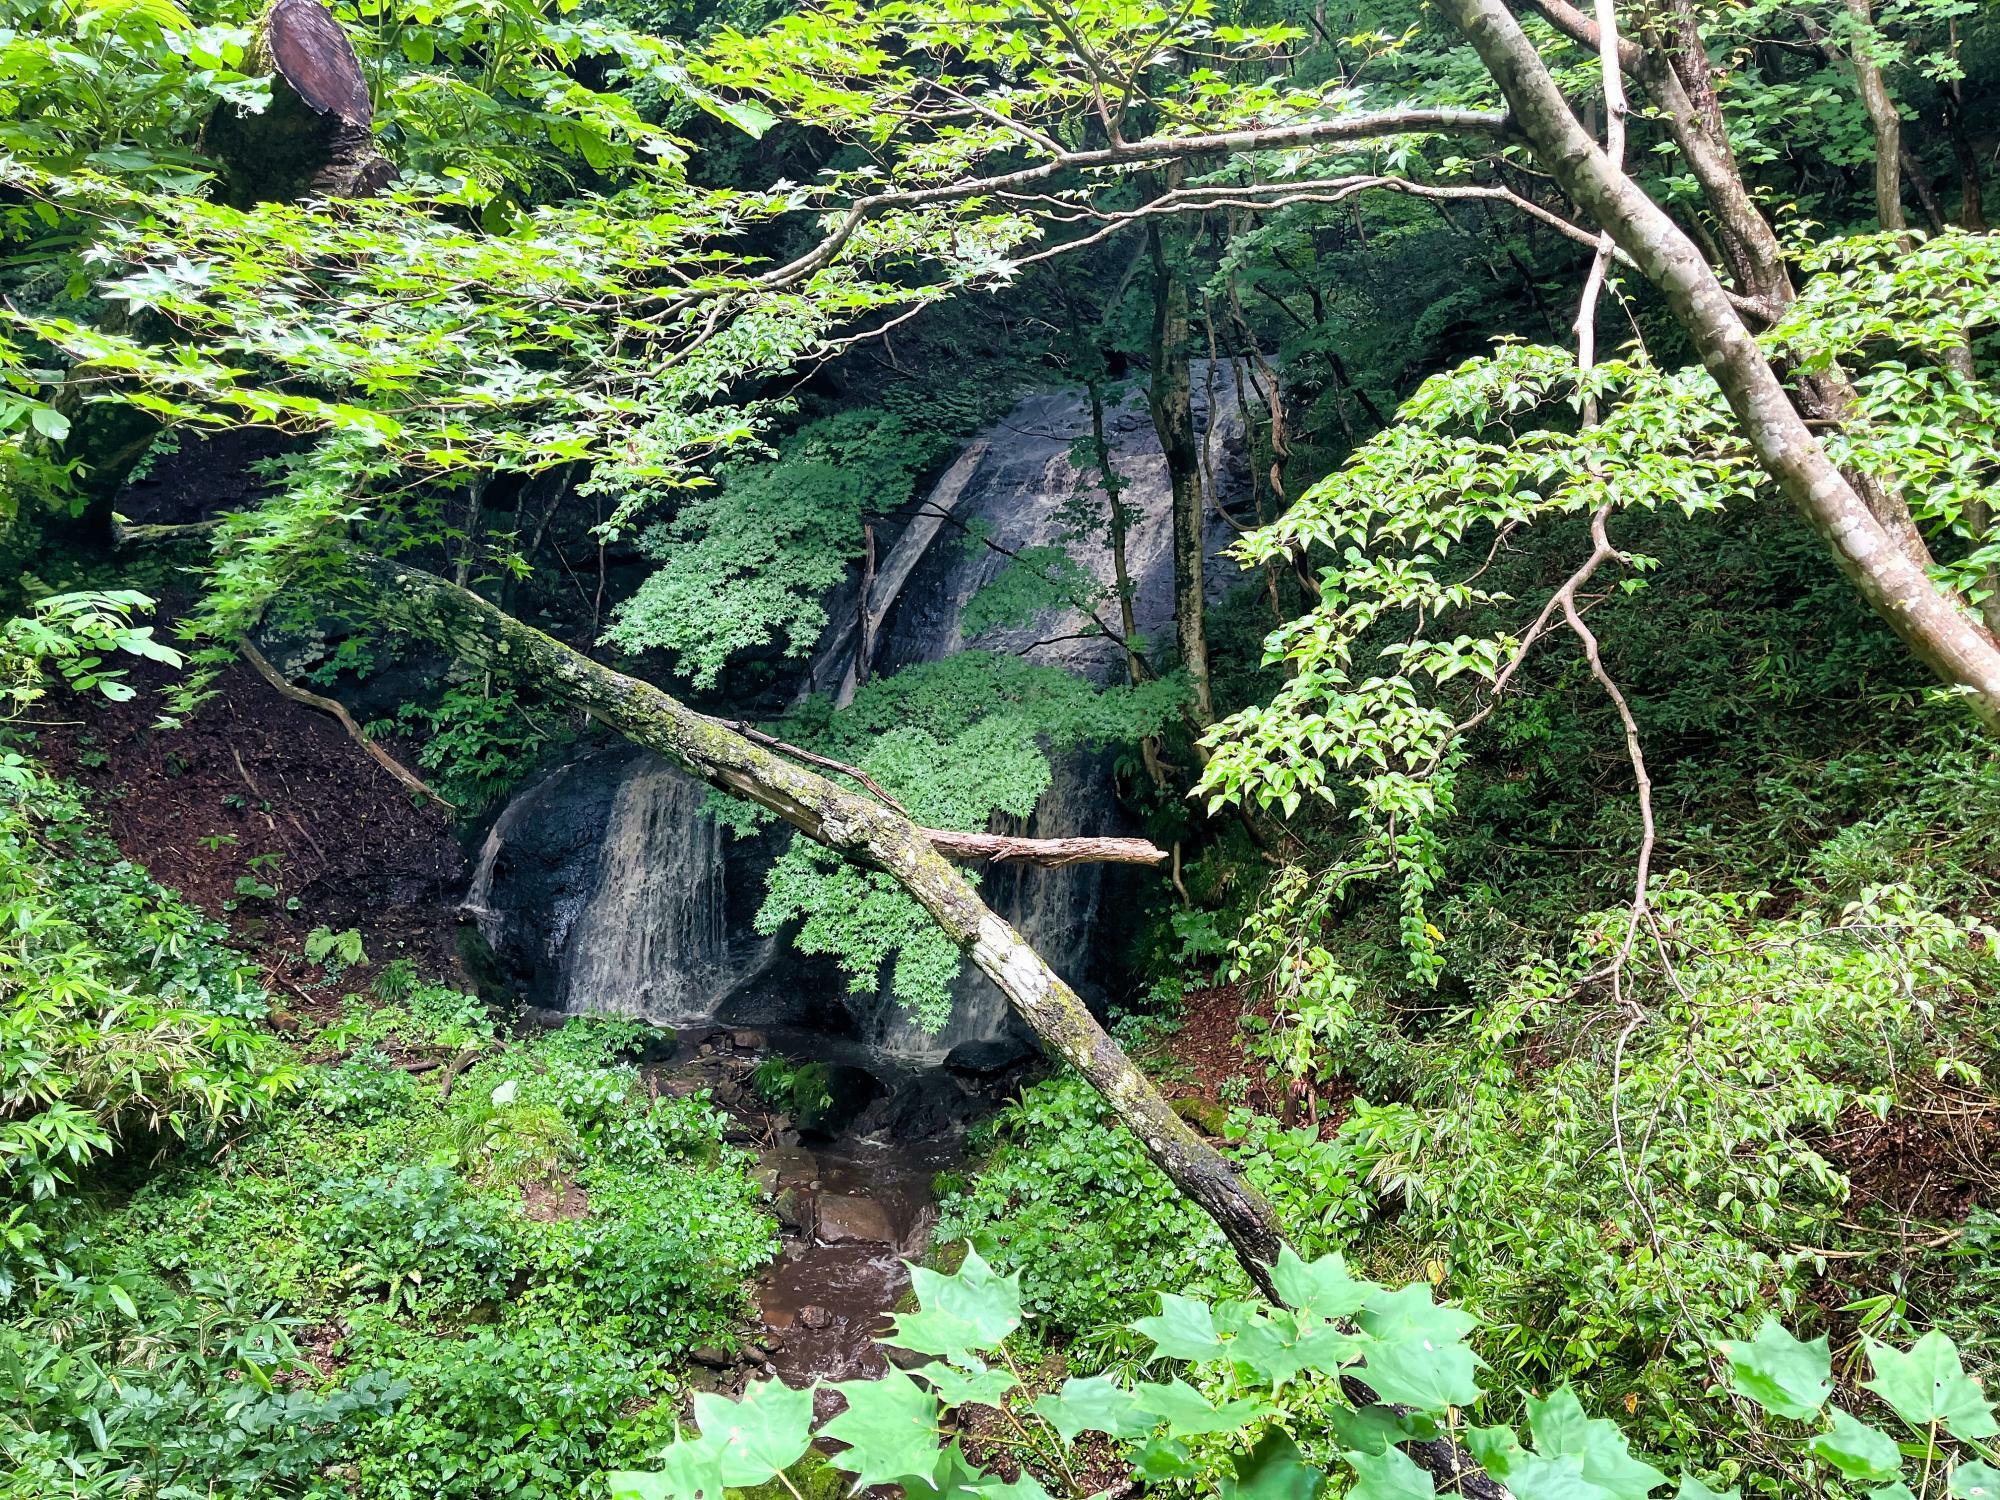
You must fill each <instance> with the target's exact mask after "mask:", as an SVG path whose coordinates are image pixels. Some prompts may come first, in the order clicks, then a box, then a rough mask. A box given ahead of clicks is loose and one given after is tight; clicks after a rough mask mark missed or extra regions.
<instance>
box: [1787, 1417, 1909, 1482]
mask: <svg viewBox="0 0 2000 1500" xmlns="http://www.w3.org/2000/svg"><path fill="white" fill-rule="evenodd" d="M1806 1446H1807V1447H1808V1448H1809V1449H1811V1450H1812V1451H1813V1452H1814V1453H1817V1454H1818V1455H1819V1456H1820V1457H1821V1458H1823V1459H1825V1460H1826V1461H1827V1462H1828V1463H1830V1464H1832V1465H1833V1466H1834V1467H1835V1468H1836V1469H1838V1470H1840V1472H1841V1473H1842V1474H1845V1475H1846V1476H1847V1477H1848V1478H1849V1479H1869V1480H1873V1481H1874V1482H1875V1483H1877V1484H1881V1483H1883V1482H1885V1481H1887V1480H1890V1479H1895V1478H1897V1477H1899V1476H1900V1475H1901V1474H1902V1472H1903V1455H1902V1452H1901V1450H1900V1449H1898V1448H1897V1447H1896V1445H1895V1443H1894V1442H1893V1441H1892V1440H1891V1439H1890V1438H1889V1437H1888V1435H1887V1434H1886V1433H1881V1432H1877V1431H1876V1430H1875V1429H1874V1428H1873V1427H1870V1426H1869V1425H1868V1424H1867V1423H1866V1422H1857V1421H1856V1420H1855V1419H1854V1418H1853V1417H1851V1416H1849V1415H1848V1414H1847V1413H1846V1412H1844V1411H1842V1410H1841V1409H1840V1408H1839V1407H1837V1406H1836V1407H1835V1408H1834V1409H1833V1428H1832V1430H1831V1431H1828V1432H1822V1433H1820V1434H1819V1435H1818V1436H1817V1437H1815V1438H1814V1439H1813V1440H1812V1441H1811V1442H1810V1443H1808V1444H1807V1445H1806Z"/></svg>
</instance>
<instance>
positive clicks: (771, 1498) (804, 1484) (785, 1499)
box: [729, 1451, 848, 1500]
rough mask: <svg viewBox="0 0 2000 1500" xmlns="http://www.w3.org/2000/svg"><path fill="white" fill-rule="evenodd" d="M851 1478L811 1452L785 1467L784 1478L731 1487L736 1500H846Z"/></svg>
mask: <svg viewBox="0 0 2000 1500" xmlns="http://www.w3.org/2000/svg"><path fill="white" fill-rule="evenodd" d="M785 1479H789V1480H790V1481H791V1488H790V1489H787V1488H786V1487H785ZM847 1489H848V1477H847V1475H845V1474H843V1473H841V1471H840V1470H838V1469H836V1468H835V1467H834V1466H833V1465H832V1464H830V1463H828V1462H827V1461H826V1459H825V1458H824V1457H822V1456H821V1455H820V1454H818V1453H814V1452H810V1451H808V1452H807V1454H806V1456H805V1457H804V1458H802V1459H800V1460H799V1461H798V1462H797V1463H795V1464H793V1465H792V1466H791V1467H790V1468H789V1469H787V1470H785V1476H784V1479H771V1480H767V1481H766V1482H765V1483H763V1484H760V1485H757V1486H756V1487H755V1488H754V1489H747V1490H731V1491H730V1492H729V1493H730V1495H731V1496H732V1497H735V1500H794V1496H795V1495H796V1496H798V1497H801V1500H843V1497H844V1496H845V1495H846V1494H847Z"/></svg>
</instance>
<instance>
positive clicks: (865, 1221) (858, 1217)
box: [819, 1197, 897, 1245]
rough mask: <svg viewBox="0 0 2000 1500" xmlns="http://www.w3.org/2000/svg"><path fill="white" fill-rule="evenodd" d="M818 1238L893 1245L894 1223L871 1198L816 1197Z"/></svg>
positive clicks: (841, 1242)
mask: <svg viewBox="0 0 2000 1500" xmlns="http://www.w3.org/2000/svg"><path fill="white" fill-rule="evenodd" d="M819 1238H820V1239H821V1241H822V1242H824V1243H825V1244H829V1245H853V1244H862V1245H893V1244H895V1243H896V1238H897V1236H896V1226H895V1224H894V1223H893V1222H891V1220H890V1218H889V1211H888V1210H887V1209H886V1208H884V1207H883V1206H882V1205H881V1204H879V1203H877V1202H876V1201H875V1200H874V1199H873V1198H858V1197H845V1198H828V1197H823V1198H821V1199H820V1200H819Z"/></svg>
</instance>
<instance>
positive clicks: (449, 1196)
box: [326, 1166, 517, 1313]
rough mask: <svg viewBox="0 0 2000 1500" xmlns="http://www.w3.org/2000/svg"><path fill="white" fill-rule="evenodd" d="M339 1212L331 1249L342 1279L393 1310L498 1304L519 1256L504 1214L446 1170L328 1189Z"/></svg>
mask: <svg viewBox="0 0 2000 1500" xmlns="http://www.w3.org/2000/svg"><path fill="white" fill-rule="evenodd" d="M326 1192H327V1194H328V1195H329V1196H330V1197H331V1198H332V1199H333V1200H334V1202H335V1205H336V1207H335V1209H334V1212H333V1215H332V1218H331V1222H330V1223H329V1225H328V1228H327V1231H326V1238H327V1244H328V1246H329V1248H331V1249H332V1250H333V1251H334V1253H335V1254H336V1255H338V1256H339V1257H340V1258H341V1261H342V1267H341V1272H340V1276H341V1280H342V1281H343V1282H344V1283H345V1284H346V1285H347V1286H349V1287H351V1288H352V1289H353V1290H355V1291H356V1292H359V1293H361V1294H362V1295H364V1296H369V1297H379V1298H381V1299H382V1300H383V1301H385V1302H386V1303H387V1304H388V1306H389V1307H390V1308H391V1309H392V1310H401V1311H406V1312H410V1313H415V1312H417V1311H418V1310H419V1309H420V1308H423V1309H426V1310H431V1311H443V1310H459V1311H463V1310H464V1309H466V1308H468V1307H469V1306H471V1305H472V1304H474V1303H477V1302H484V1301H497V1300H498V1299H499V1298H500V1297H502V1296H503V1295H505V1293H506V1291H507V1287H508V1283H509V1282H510V1281H511V1280H512V1279H513V1276H514V1272H515V1269H516V1264H517V1259H516V1256H517V1252H516V1247H515V1245H514V1243H513V1240H512V1238H511V1236H510V1235H509V1234H508V1230H507V1225H506V1222H505V1214H504V1210H502V1209H501V1208H500V1207H499V1206H498V1205H497V1204H496V1203H494V1202H493V1201H492V1200H490V1199H486V1198H482V1197H479V1196H477V1195H476V1194H474V1193H473V1192H471V1191H470V1190H469V1189H468V1188H467V1186H466V1184H465V1181H464V1179H462V1178H461V1177H459V1176H458V1174H456V1173H455V1172H453V1171H451V1170H450V1169H449V1168H447V1167H441V1166H420V1167H404V1168H402V1169H401V1170H399V1171H394V1172H381V1173H377V1174H375V1175H374V1176H370V1177H364V1178H359V1179H353V1178H348V1179H339V1180H334V1181H331V1182H329V1183H328V1184H327V1186H326Z"/></svg>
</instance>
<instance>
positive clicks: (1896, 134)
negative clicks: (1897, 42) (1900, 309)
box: [1845, 0, 1909, 233]
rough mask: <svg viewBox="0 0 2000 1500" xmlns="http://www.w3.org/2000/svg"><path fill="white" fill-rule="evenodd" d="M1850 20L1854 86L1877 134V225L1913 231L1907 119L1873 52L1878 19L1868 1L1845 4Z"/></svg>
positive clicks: (1893, 229)
mask: <svg viewBox="0 0 2000 1500" xmlns="http://www.w3.org/2000/svg"><path fill="white" fill-rule="evenodd" d="M1845 4H1846V7H1847V14H1848V18H1849V19H1850V20H1852V21H1853V22H1854V25H1855V37H1854V43H1853V47H1852V61H1853V63H1854V82H1855V86H1856V87H1857V88H1858V89H1859V90H1860V92H1861V108H1862V110H1863V111H1864V112H1865V113H1866V114H1867V116H1868V127H1869V129H1870V130H1872V131H1874V133H1875V222H1876V223H1878V224H1880V225H1881V226H1882V228H1883V229H1885V230H1887V231H1890V232H1892V233H1900V232H1901V231H1902V230H1904V229H1906V228H1908V227H1909V224H1908V221H1907V220H1905V219H1904V217H1903V117H1902V115H1901V114H1900V113H1898V112H1897V109H1896V101H1895V100H1894V99H1892V98H1891V97H1890V96H1889V85H1888V83H1887V81H1886V80H1884V78H1883V77H1882V69H1881V67H1880V66H1879V65H1878V64H1877V63H1876V61H1875V59H1874V56H1873V55H1872V54H1871V53H1870V52H1869V50H1868V45H1869V42H1870V41H1871V40H1872V39H1873V38H1874V36H1875V17H1874V15H1873V14H1872V13H1871V12H1870V10H1869V4H1868V0H1845Z"/></svg>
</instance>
